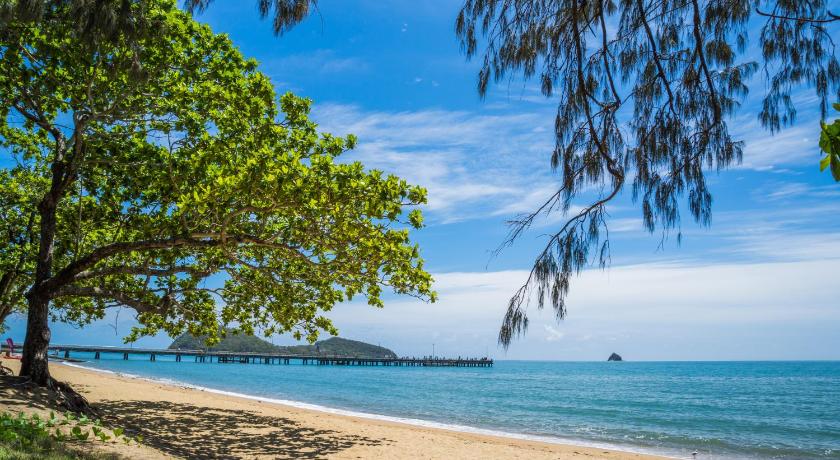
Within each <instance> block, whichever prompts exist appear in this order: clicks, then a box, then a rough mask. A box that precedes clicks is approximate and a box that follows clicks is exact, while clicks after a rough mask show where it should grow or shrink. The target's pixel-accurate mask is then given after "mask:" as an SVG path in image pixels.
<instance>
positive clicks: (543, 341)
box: [333, 259, 840, 360]
mask: <svg viewBox="0 0 840 460" xmlns="http://www.w3.org/2000/svg"><path fill="white" fill-rule="evenodd" d="M838 266H839V264H838V260H836V259H834V260H832V259H823V260H816V261H799V262H768V263H750V264H717V265H685V264H643V265H633V266H624V267H614V268H612V269H610V270H607V271H599V270H589V271H586V272H584V273H583V274H582V275H581V276H580V277H578V278H576V279H574V280H573V282H572V290H571V294H570V296H569V298H568V317H567V319H566V320H564V321H562V322H559V323H558V322H557V321H556V320H555V317H554V315H553V313H552V312H551V311H550V308H548V309H547V310H546V311H542V312H540V311H538V310H537V309H536V308H534V307H531V309H530V319H531V324H530V329H529V332H528V334H526V336H525V337H524V338H522V339H520V340H517V341H515V342H514V343H513V345H512V347H511V349H510V351H509V352H508V354H507V357H509V358H520V359H521V358H529V359H598V360H600V359H605V358H606V356H608V355H609V353H610V352H612V351H618V352H620V353H621V352H623V351H627V352H630V354H631V356H632V359H740V358H744V359H747V358H750V359H766V358H768V357H775V358H781V357H789V358H794V359H795V358H797V357H798V358H803V357H806V358H807V357H810V358H815V357H833V358H835V359H836V358H837V357H838V356H839V355H837V352H836V350H837V349H839V348H838V345H840V340H838V338H837V337H834V338H833V339H832V338H831V337H832V335H831V334H833V333H832V332H831V330H830V328H824V329H825V331H824V334H825V335H820V334H823V331H822V329H821V325H830V324H834V325H835V326H836V325H837V324H838V323H840V305H838V304H837V301H836V297H835V293H834V292H833V290H831V289H829V288H827V286H831V285H833V284H834V283H835V280H836V276H835V275H833V273H835V272H836V270H837V267H838ZM526 276H527V272H526V271H521V270H517V271H500V272H483V273H440V274H436V276H435V277H436V279H437V288H438V290H439V294H440V301H439V302H438V303H435V304H426V303H422V302H415V301H406V300H394V301H391V302H387V303H386V307H385V309H383V310H373V309H371V308H370V307H367V306H365V305H363V304H361V303H359V304H355V303H354V304H351V305H345V306H340V307H339V308H336V310H335V311H334V315H333V316H334V318H335V320H336V324H337V325H338V326H339V329H340V330H341V332H342V334H343V335H345V336H348V337H356V338H362V339H369V340H381V341H382V342H383V343H391V344H394V346H399V347H401V348H400V349H399V350H398V352H400V353H403V354H420V353H423V351H424V350H425V348H427V347H428V344H430V343H432V342H435V343H439V341H440V340H441V337H445V338H448V339H447V340H448V343H449V345H448V349H449V350H450V351H451V352H456V353H466V354H482V353H483V351H484V349H485V348H486V347H488V348H489V349H490V350H491V351H493V353H494V354H495V355H496V356H497V357H499V356H502V355H504V353H503V352H502V350H500V349H498V348H497V347H496V337H495V334H496V332H497V331H498V326H499V324H500V320H501V318H502V315H503V313H504V310H505V308H506V304H507V300H508V298H509V296H510V295H511V294H512V293H513V292H514V290H515V289H516V288H517V287H519V285H520V283H522V282H523V281H524V280H525V278H526ZM780 330H786V331H785V332H784V334H785V336H784V338H783V337H781V336H778V335H776V333H777V331H780ZM431 331H435V332H436V333H437V335H435V336H433V334H432V332H431ZM813 334H817V336H819V340H816V337H812V336H811V335H813ZM791 337H792V338H791ZM797 340H798V341H797ZM820 343H821V344H822V346H823V347H828V348H825V349H817V348H813V345H815V344H820ZM762 347H765V348H762ZM439 350H440V351H442V352H444V354H445V352H446V350H445V349H439ZM622 354H624V353H622Z"/></svg>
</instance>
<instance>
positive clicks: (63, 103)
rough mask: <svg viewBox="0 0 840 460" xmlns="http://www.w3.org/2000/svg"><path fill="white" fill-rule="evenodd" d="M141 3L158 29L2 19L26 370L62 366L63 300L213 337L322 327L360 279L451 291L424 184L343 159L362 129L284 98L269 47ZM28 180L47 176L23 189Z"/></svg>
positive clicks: (6, 187) (305, 332) (1, 130)
mask: <svg viewBox="0 0 840 460" xmlns="http://www.w3.org/2000/svg"><path fill="white" fill-rule="evenodd" d="M125 3H126V4H128V7H129V8H132V9H134V10H132V11H131V12H129V13H127V15H128V16H129V17H141V16H142V17H143V20H144V21H146V25H145V26H144V30H148V31H150V33H139V34H134V33H119V32H117V33H115V34H113V35H109V36H108V37H104V36H101V35H97V34H94V35H93V38H90V37H91V36H90V35H87V32H86V31H85V30H83V29H79V27H78V24H77V23H76V22H75V21H74V20H73V15H72V14H71V12H70V11H69V10H68V9H69V8H72V4H73V2H66V3H65V2H53V3H50V4H49V5H48V6H49V8H51V10H50V11H48V12H45V13H43V14H42V15H41V19H39V20H38V21H31V20H27V19H26V18H22V19H16V17H15V16H14V15H12V16H7V17H6V19H5V21H6V23H5V26H4V28H3V30H2V32H0V110H2V111H3V112H2V114H0V115H2V116H0V142H2V145H3V147H4V148H5V150H6V152H7V154H8V155H9V157H10V162H11V163H13V164H15V165H16V166H15V168H13V169H7V171H4V176H3V178H0V179H4V178H5V176H9V179H4V180H2V181H0V185H2V187H3V189H2V190H0V199H2V200H4V203H0V204H5V202H10V203H12V202H13V203H14V204H13V205H9V206H6V207H5V208H3V211H4V212H7V213H9V215H12V216H13V219H12V220H11V222H10V221H6V222H4V225H5V226H6V227H7V231H8V232H10V234H14V235H18V238H17V239H15V240H14V241H16V243H14V244H12V243H9V245H8V246H7V247H4V248H3V249H4V252H2V253H0V254H2V255H3V261H2V262H3V268H4V269H5V270H7V272H8V271H11V269H10V268H8V267H10V266H12V265H13V264H14V261H15V259H14V254H28V256H26V257H24V262H23V263H22V264H21V265H20V266H21V267H24V268H22V269H20V270H19V271H22V272H23V273H24V274H23V275H22V277H21V278H19V279H20V281H19V282H18V283H19V285H20V286H25V285H28V286H29V287H28V291H27V292H26V294H25V297H26V301H27V306H28V314H29V318H28V326H27V327H28V329H27V340H26V343H25V345H24V362H23V366H22V368H23V370H22V373H23V374H24V375H30V376H31V377H33V380H35V381H36V382H38V383H42V384H43V383H44V382H46V381H47V379H48V374H46V364H45V361H43V359H42V358H44V356H43V355H44V354H45V353H46V344H47V343H48V342H49V329H48V328H47V312H49V314H50V315H52V316H53V317H55V318H58V319H62V320H65V321H71V322H76V323H80V324H84V323H86V322H89V321H91V320H93V319H97V318H102V317H103V316H104V313H105V310H106V308H108V307H128V308H130V309H132V310H134V311H135V312H136V314H137V320H138V321H139V324H140V327H138V328H136V329H134V330H133V331H132V333H131V335H130V336H129V337H128V339H129V340H132V339H136V338H137V337H139V336H140V335H144V334H153V333H155V332H157V331H159V330H165V331H166V332H168V333H169V334H170V335H172V336H176V335H178V334H180V333H181V332H184V331H188V332H190V333H191V334H193V335H207V336H209V337H210V341H211V342H213V341H214V340H218V337H217V336H218V331H220V330H224V329H223V328H224V327H225V326H234V327H235V328H236V329H237V330H240V331H244V332H247V333H253V332H254V331H255V330H256V329H261V330H263V331H264V332H265V333H266V334H272V333H279V332H292V333H293V334H295V335H296V336H298V337H302V336H305V337H306V338H308V339H309V340H310V341H312V340H315V339H316V338H317V335H318V331H321V330H326V331H328V332H330V333H333V334H334V333H335V328H334V326H333V325H332V323H331V322H330V320H329V319H328V318H327V317H325V316H324V314H323V313H324V312H327V311H329V310H330V309H331V308H332V307H333V306H334V305H335V304H336V303H338V302H342V301H346V300H349V299H351V298H353V297H354V296H356V295H363V296H365V297H366V298H367V301H368V303H369V304H371V305H374V306H382V298H381V294H382V291H383V288H390V289H392V290H393V291H395V292H397V293H399V294H407V295H413V296H417V297H420V298H424V299H431V300H433V299H434V293H433V291H432V290H431V282H432V280H431V277H430V275H429V274H428V273H427V272H426V271H425V270H424V269H423V261H422V259H421V258H420V254H419V248H418V247H417V246H416V245H415V244H412V243H411V242H410V240H409V229H410V228H420V227H421V226H422V215H421V214H420V211H419V210H418V209H413V210H411V211H410V212H408V210H407V209H406V207H412V206H414V205H418V204H421V203H424V202H425V200H426V194H425V190H424V189H422V188H420V187H417V186H412V185H409V184H407V183H406V182H405V181H403V180H401V179H399V178H397V177H395V176H392V175H386V174H383V173H381V172H379V171H376V170H373V171H367V170H366V169H365V168H364V167H363V165H362V164H360V163H358V162H337V161H336V158H337V157H339V156H340V155H341V154H342V153H344V152H345V151H346V150H348V149H351V148H352V147H353V146H354V144H355V142H356V139H355V138H354V137H353V136H348V137H346V138H340V137H335V136H332V135H329V134H325V133H319V132H318V131H317V127H316V125H315V124H314V123H313V122H312V121H311V120H310V119H309V117H308V113H309V107H310V102H309V101H308V100H305V99H301V98H299V97H296V96H294V95H292V94H285V95H284V96H282V98H280V99H279V101H278V98H277V97H276V94H275V92H274V88H273V86H272V84H271V82H270V81H269V79H268V77H266V76H265V75H263V74H262V73H260V72H259V71H258V70H257V63H256V62H255V61H253V60H249V59H245V58H244V57H243V56H242V55H241V53H240V52H239V51H238V50H237V49H236V48H235V47H234V46H233V45H232V44H231V42H230V40H229V39H228V38H227V37H226V36H224V35H217V34H214V33H213V32H212V31H211V30H210V29H209V28H208V27H207V26H204V25H201V24H199V23H197V22H195V21H194V20H192V19H191V17H190V16H189V14H188V13H185V12H183V11H180V10H179V9H178V8H177V5H176V4H175V2H174V1H168V0H154V1H151V0H149V1H143V2H125ZM141 8H142V11H140V9H141ZM141 13H142V14H141ZM82 37H88V39H82ZM106 38H107V39H106ZM15 175H17V176H15ZM15 177H19V178H15ZM22 180H26V181H28V182H31V183H32V184H34V185H33V186H32V187H25V188H24V190H26V193H23V194H22V195H20V196H18V195H16V192H15V190H13V189H14V188H15V187H17V190H18V191H20V190H21V188H20V187H19V186H17V185H16V184H20V183H21V182H20V181H22ZM30 216H33V217H31V219H32V220H31V222H32V225H30V226H29V227H27V225H29V223H30V220H27V219H30ZM21 229H23V230H21ZM26 229H29V230H28V231H29V232H31V235H30V234H29V233H27V231H25V230H26ZM23 235H26V238H24V237H23ZM30 236H31V238H29V237H30ZM7 248H8V249H7ZM32 248H37V250H33V249H32ZM26 249H28V250H26ZM15 251H17V252H15ZM15 292H17V291H15ZM18 295H20V294H18ZM220 325H221V326H222V328H221V329H220ZM42 361H43V363H42ZM36 362H37V363H41V364H38V365H33V363H36ZM41 367H43V371H41V370H40V369H41Z"/></svg>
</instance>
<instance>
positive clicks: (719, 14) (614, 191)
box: [455, 0, 840, 347]
mask: <svg viewBox="0 0 840 460" xmlns="http://www.w3.org/2000/svg"><path fill="white" fill-rule="evenodd" d="M830 3H831V2H826V1H825V0H799V1H774V0H760V1H756V0H734V1H726V2H721V1H701V0H689V1H682V0H680V1H670V0H666V1H659V0H656V1H651V0H620V1H616V0H599V1H590V2H582V1H565V0H548V1H545V0H516V1H511V0H466V1H465V2H464V4H463V7H462V9H461V11H460V13H459V14H458V16H457V20H456V24H455V28H456V33H457V36H458V38H459V39H460V42H461V46H462V48H463V50H464V51H465V53H466V55H467V57H468V58H471V57H478V58H479V63H480V70H479V72H478V85H477V87H478V92H479V94H480V95H481V96H484V95H486V94H487V93H488V90H489V89H490V88H491V83H492V82H499V81H506V80H508V79H510V78H514V77H517V76H519V77H522V78H525V79H534V80H536V82H537V83H538V84H539V87H540V89H541V92H542V94H543V95H544V96H545V97H547V98H548V97H552V96H555V95H556V96H558V105H557V112H556V118H555V147H554V149H553V151H552V152H551V161H550V165H549V166H550V168H551V169H552V170H554V171H557V172H558V173H559V176H560V185H559V186H558V188H557V190H556V191H555V192H554V193H553V194H551V196H549V197H547V199H546V200H545V202H543V203H542V204H541V205H540V206H538V207H537V208H536V209H535V210H534V211H533V212H532V213H529V214H525V215H522V216H518V217H517V218H515V219H513V220H512V222H511V228H510V234H509V236H508V238H507V239H506V240H505V241H504V243H503V244H502V246H501V248H500V250H501V249H503V248H505V247H508V246H509V245H511V244H513V242H514V241H516V240H517V239H518V238H519V237H520V236H522V235H523V234H524V232H526V231H527V230H528V229H529V228H530V227H531V226H532V224H533V223H534V222H535V220H536V219H538V218H541V217H543V216H545V215H548V214H554V213H560V214H561V215H563V219H562V221H561V224H560V225H559V226H558V227H557V228H556V229H555V230H554V231H552V232H550V233H549V235H548V238H547V242H546V244H545V246H544V248H543V249H542V250H541V251H540V252H539V254H538V255H537V257H536V258H535V260H534V262H533V265H532V268H531V270H530V274H529V275H528V276H527V278H526V279H525V281H524V282H523V284H522V286H521V287H520V288H519V289H518V290H517V291H516V292H515V293H514V295H513V296H512V297H511V299H510V301H509V302H508V308H507V312H506V314H505V317H504V319H503V322H502V327H501V329H500V332H499V336H498V339H499V342H500V343H501V344H502V345H504V346H505V347H507V346H508V345H509V344H510V342H511V340H512V339H513V338H514V337H517V336H519V335H520V334H522V333H523V332H525V330H526V329H527V326H528V315H527V307H528V305H529V304H531V303H532V302H533V303H535V304H536V306H537V308H539V309H542V308H543V307H544V306H545V305H550V306H551V308H552V309H553V310H554V313H555V314H556V316H557V318H558V319H562V318H564V317H565V315H566V295H567V293H568V292H569V286H570V283H571V279H572V278H573V277H574V276H576V275H577V274H578V273H579V272H580V271H581V270H583V269H584V268H587V267H590V266H596V267H602V268H603V267H605V266H607V265H608V264H609V261H610V241H609V233H608V230H609V225H608V223H609V219H608V209H609V207H610V206H611V205H614V203H615V201H616V199H617V198H618V197H619V196H621V195H623V194H629V195H630V197H631V198H632V200H634V202H635V203H636V204H637V207H638V210H639V213H640V214H641V217H642V220H643V222H644V227H645V228H646V229H647V231H648V232H651V233H654V232H658V233H660V234H661V236H662V241H663V242H664V241H665V240H666V239H668V238H670V237H674V236H675V237H676V240H677V242H678V243H679V241H680V240H681V236H682V233H681V230H680V228H681V227H680V225H681V215H682V214H683V213H684V212H686V211H687V212H688V213H689V214H690V216H691V218H692V219H693V220H694V221H695V222H697V223H699V224H700V225H704V226H706V225H710V224H711V222H712V192H711V190H710V188H709V186H708V183H707V174H708V173H709V172H717V171H721V170H724V169H726V168H729V167H732V166H733V165H736V164H738V163H739V162H740V161H741V158H742V155H743V147H744V145H743V142H742V141H741V140H739V139H738V138H736V136H734V135H733V134H732V133H731V132H730V129H729V128H730V122H731V120H732V117H733V115H734V114H735V113H736V111H737V109H738V108H739V106H740V105H741V103H742V102H743V101H744V98H745V96H746V95H747V93H748V92H749V90H750V89H751V88H750V86H749V85H750V83H751V82H752V81H753V80H751V77H752V76H753V75H755V74H756V72H759V71H761V72H763V73H764V77H765V78H764V79H761V80H760V81H761V84H760V85H758V86H759V87H760V89H761V90H764V97H763V100H762V102H761V107H760V110H759V111H758V122H759V124H760V125H761V126H762V127H764V128H766V129H768V130H769V131H770V132H771V133H773V132H777V131H778V130H780V129H781V128H783V127H784V126H787V125H790V124H791V123H793V122H794V121H795V119H796V106H795V103H794V98H793V97H792V94H793V92H794V90H798V89H800V88H803V87H804V88H812V89H813V90H814V91H815V93H816V94H815V96H816V98H815V100H816V101H817V104H818V106H819V110H820V112H821V114H822V116H823V117H825V115H826V112H827V109H828V107H829V101H830V100H833V99H835V98H837V97H840V63H838V60H837V57H836V55H835V46H834V43H833V37H836V36H837V35H836V29H834V28H833V27H834V26H836V25H837V24H840V15H838V14H837V12H836V11H834V12H833V11H831V10H829V4H830ZM753 26H758V27H753ZM754 30H758V33H757V37H751V35H755V34H752V33H751V32H752V31H754ZM751 39H752V40H753V42H754V43H755V44H756V45H757V49H755V48H753V47H750V46H749V44H750V41H751ZM765 81H766V82H767V83H766V87H764V82H765ZM832 126H837V125H826V127H825V128H824V131H823V132H824V133H825V134H824V138H825V139H830V138H831V136H833V131H834V130H835V128H833V127H832ZM829 144H830V143H829V142H826V143H824V144H823V148H824V149H825V148H826V147H829ZM829 148H831V152H832V153H831V154H829V155H828V157H827V158H828V160H823V164H824V167H828V165H831V164H835V163H833V161H834V158H835V156H833V155H834V152H836V151H835V150H834V149H835V147H834V146H833V144H831V146H830V147H829Z"/></svg>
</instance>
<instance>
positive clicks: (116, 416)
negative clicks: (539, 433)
mask: <svg viewBox="0 0 840 460" xmlns="http://www.w3.org/2000/svg"><path fill="white" fill-rule="evenodd" d="M5 362H6V363H8V361H5ZM52 370H53V374H54V376H55V377H56V378H57V379H59V380H63V381H67V382H69V383H70V384H71V385H73V386H74V387H75V388H77V389H78V390H79V391H80V392H81V393H82V394H84V395H85V397H87V398H88V400H89V401H90V402H91V403H92V404H94V405H95V406H98V407H100V408H101V409H102V410H103V415H104V416H105V417H106V421H107V422H109V423H111V424H113V425H115V426H117V425H119V424H120V423H121V424H122V425H123V426H124V427H125V428H127V429H130V430H136V431H138V432H139V433H140V434H142V435H143V437H144V438H145V440H146V441H145V443H144V444H145V446H143V447H144V448H146V449H145V450H144V451H143V452H142V453H140V452H137V453H136V455H135V454H134V453H132V452H131V450H130V449H128V450H127V451H125V452H120V454H121V455H124V456H127V457H129V458H152V457H151V456H152V454H151V453H150V452H149V451H148V448H149V447H151V448H154V449H155V450H156V451H157V452H158V453H159V454H160V455H159V456H157V457H156V458H171V456H174V457H186V458H194V457H207V456H210V457H212V456H214V455H215V456H218V457H225V458H299V457H311V458H323V457H328V458H371V457H373V458H529V459H530V458H561V459H566V458H568V459H575V458H609V459H657V458H659V459H661V458H666V457H662V456H657V455H652V454H644V453H637V452H631V451H625V450H615V448H613V447H601V446H591V445H590V446H586V445H577V444H570V443H569V444H567V443H565V442H556V441H554V440H551V439H539V438H538V437H535V436H534V437H531V436H527V435H516V434H513V433H503V432H495V431H491V430H481V429H474V428H470V427H460V426H453V427H446V426H445V425H444V426H435V425H442V424H435V423H432V422H425V421H422V420H417V421H412V420H405V419H399V418H396V417H388V416H380V415H376V414H363V413H353V412H350V411H342V410H338V409H332V408H328V407H323V406H317V405H311V404H305V403H298V402H295V401H285V400H274V399H270V398H260V397H256V396H250V395H243V394H236V393H230V392H225V391H222V390H216V389H210V388H203V387H196V386H192V385H188V384H183V383H175V382H172V383H170V382H162V381H159V380H155V379H150V378H146V377H142V376H135V375H122V374H118V373H114V372H111V371H105V370H100V369H91V368H88V367H84V366H79V365H67V364H63V365H61V364H58V363H56V365H54V366H52ZM3 396H4V397H3V400H2V401H0V403H2V405H3V406H8V405H9V404H7V400H8V399H9V397H10V396H9V395H6V394H5V393H4V395H3ZM4 409H6V410H9V408H8V407H4ZM11 409H14V408H11ZM196 414H198V415H196ZM202 414H203V416H202ZM412 422H416V423H412ZM459 428H463V429H460V430H459ZM161 430H164V431H161ZM173 433H174V434H173ZM123 450H126V449H123Z"/></svg>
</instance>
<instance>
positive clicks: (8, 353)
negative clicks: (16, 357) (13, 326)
mask: <svg viewBox="0 0 840 460" xmlns="http://www.w3.org/2000/svg"><path fill="white" fill-rule="evenodd" d="M6 345H8V346H9V348H8V349H7V350H6V357H7V358H11V357H12V352H13V351H15V342H14V341H13V340H12V338H11V337H9V338H8V339H6Z"/></svg>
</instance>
